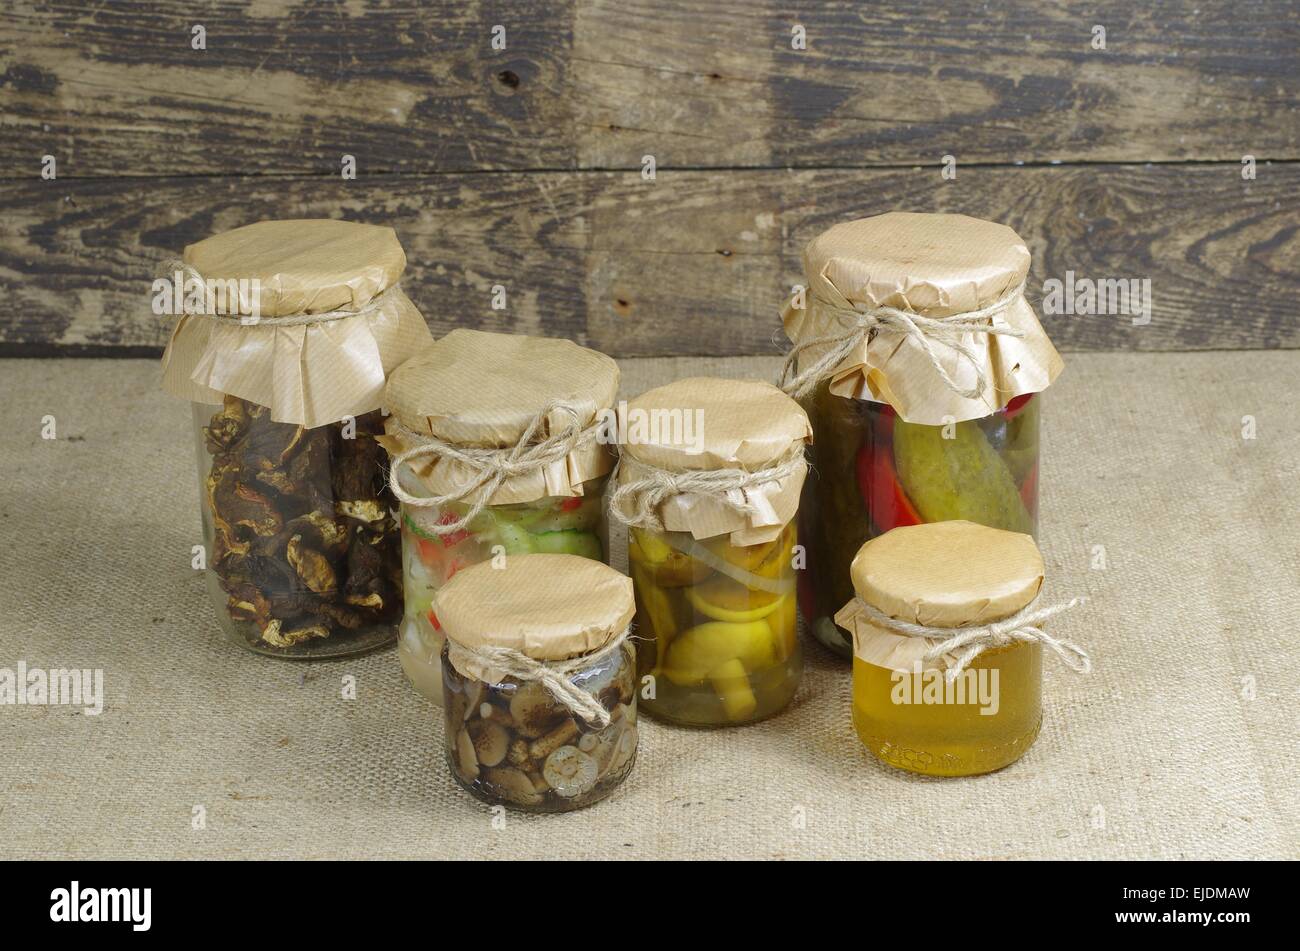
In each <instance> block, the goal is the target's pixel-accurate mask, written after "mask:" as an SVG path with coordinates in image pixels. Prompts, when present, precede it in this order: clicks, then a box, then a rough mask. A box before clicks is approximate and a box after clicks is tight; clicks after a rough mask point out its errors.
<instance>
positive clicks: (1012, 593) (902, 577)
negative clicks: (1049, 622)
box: [849, 521, 1043, 627]
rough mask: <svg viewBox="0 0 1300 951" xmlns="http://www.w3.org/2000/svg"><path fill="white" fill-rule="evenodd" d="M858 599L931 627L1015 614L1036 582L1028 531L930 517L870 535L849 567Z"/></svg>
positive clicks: (1036, 562) (1039, 579)
mask: <svg viewBox="0 0 1300 951" xmlns="http://www.w3.org/2000/svg"><path fill="white" fill-rule="evenodd" d="M849 573H850V575H851V576H852V579H853V588H854V590H855V591H856V592H857V595H858V597H859V598H861V599H862V600H863V601H865V602H866V603H867V604H870V605H871V606H872V607H874V608H875V609H876V610H878V611H881V612H883V613H885V614H888V615H889V616H890V617H895V618H899V619H901V620H904V621H911V622H914V623H917V624H925V625H929V626H932V627H962V626H966V625H971V624H984V623H988V622H991V621H996V620H999V619H1001V618H1004V617H1008V616H1009V615H1012V614H1015V613H1016V612H1017V611H1019V610H1021V609H1022V608H1024V607H1025V606H1026V605H1027V604H1029V602H1030V601H1032V600H1033V599H1034V598H1035V597H1036V596H1037V595H1038V590H1039V588H1041V587H1042V584H1043V557H1042V555H1041V554H1040V553H1039V551H1038V546H1037V545H1036V544H1035V543H1034V540H1033V538H1031V537H1030V536H1029V535H1024V534H1021V533H1019V532H1008V531H1003V530H1002V529H997V528H988V527H986V526H984V525H977V524H975V523H974V522H966V521H951V522H931V523H928V524H922V525H912V526H907V527H902V528H895V529H893V530H892V531H889V532H886V533H885V534H884V535H880V536H878V537H877V538H873V539H871V540H870V541H869V542H867V543H866V544H865V545H863V546H862V548H861V549H859V550H858V554H857V556H856V557H855V558H854V559H853V564H852V566H851V567H850V569H849Z"/></svg>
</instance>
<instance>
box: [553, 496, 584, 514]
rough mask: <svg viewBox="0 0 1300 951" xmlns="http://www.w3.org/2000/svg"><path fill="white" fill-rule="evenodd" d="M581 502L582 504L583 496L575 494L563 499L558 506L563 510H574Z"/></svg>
mask: <svg viewBox="0 0 1300 951" xmlns="http://www.w3.org/2000/svg"><path fill="white" fill-rule="evenodd" d="M581 504H582V496H580V495H575V496H573V497H571V498H567V499H565V500H564V501H562V502H561V503H560V504H559V506H558V508H559V510H560V511H561V512H572V511H573V510H574V509H576V508H577V507H578V506H579V505H581Z"/></svg>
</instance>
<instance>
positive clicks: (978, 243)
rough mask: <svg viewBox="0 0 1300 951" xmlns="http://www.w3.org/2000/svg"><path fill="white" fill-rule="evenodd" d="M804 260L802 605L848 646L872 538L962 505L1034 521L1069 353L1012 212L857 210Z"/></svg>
mask: <svg viewBox="0 0 1300 951" xmlns="http://www.w3.org/2000/svg"><path fill="white" fill-rule="evenodd" d="M804 268H805V274H806V277H807V282H808V284H807V288H806V289H804V290H803V291H801V292H800V293H798V294H796V295H795V296H794V297H793V298H792V299H791V301H790V302H789V303H787V305H786V307H785V311H784V313H783V319H784V323H785V329H786V333H787V335H788V336H789V337H790V339H791V341H792V342H793V344H794V347H793V349H792V351H791V353H790V355H789V357H788V359H787V366H786V369H785V371H784V372H783V375H782V384H783V387H784V388H785V390H786V392H788V393H790V394H791V395H794V396H796V397H797V398H798V399H800V401H801V402H802V403H803V405H804V406H805V408H806V409H807V411H808V416H809V418H810V419H811V421H812V426H813V432H814V434H815V438H814V441H813V447H812V451H811V454H810V456H811V463H812V474H811V476H810V478H809V479H808V480H807V482H806V483H805V487H804V499H803V502H802V504H801V512H802V517H801V534H800V541H801V543H802V544H803V545H804V546H805V548H806V550H807V553H808V565H809V570H808V571H807V572H805V573H803V574H802V575H801V580H800V606H801V608H802V610H803V613H804V618H805V622H806V623H807V624H808V626H809V629H810V631H811V632H812V634H813V635H814V636H815V637H816V638H817V640H818V641H820V642H821V643H823V644H825V645H826V646H827V647H829V648H831V649H832V650H833V651H835V652H836V653H839V654H841V655H842V656H845V657H848V656H850V654H851V652H852V643H851V637H850V635H849V633H848V632H847V631H845V630H844V629H842V628H840V627H837V626H836V624H835V622H834V615H835V612H836V611H837V610H839V608H840V606H841V605H843V604H844V603H845V602H846V601H848V600H849V599H851V598H852V597H853V583H852V580H851V578H850V576H849V566H850V564H851V563H852V560H853V558H854V556H855V555H856V554H857V552H858V549H859V548H861V546H862V544H863V543H864V542H865V541H867V540H868V539H871V538H874V537H876V536H878V535H882V534H884V533H885V532H888V531H890V530H891V529H893V528H897V527H900V526H908V525H918V524H922V523H929V522H941V521H948V520H955V519H964V520H967V521H971V522H976V523H979V524H981V525H987V526H990V527H992V528H1000V529H1005V530H1008V531H1013V532H1021V533H1025V534H1029V535H1033V534H1035V533H1036V530H1037V524H1038V485H1039V452H1038V435H1039V416H1040V410H1041V404H1042V400H1043V397H1042V395H1041V394H1042V391H1043V390H1044V389H1046V388H1047V386H1048V385H1049V384H1050V383H1051V382H1052V380H1054V379H1055V378H1056V376H1057V374H1058V373H1059V372H1060V370H1061V368H1062V363H1061V359H1060V357H1059V355H1058V354H1057V352H1056V350H1055V348H1054V347H1053V346H1052V344H1051V341H1050V340H1049V339H1048V337H1047V335H1046V333H1045V332H1044V331H1043V329H1042V327H1041V326H1040V324H1039V322H1038V319H1037V317H1036V316H1035V314H1034V312H1033V309H1032V308H1031V307H1030V306H1029V304H1028V303H1027V302H1026V301H1025V299H1024V296H1023V288H1024V281H1025V277H1026V274H1027V273H1028V268H1029V251H1028V249H1027V248H1026V247H1025V245H1024V242H1023V241H1021V239H1020V238H1019V236H1018V235H1016V233H1015V232H1014V231H1012V230H1011V229H1010V228H1008V227H1006V226H1005V225H1000V224H995V223H993V222H989V221H981V220H979V219H975V218H968V217H966V216H963V215H920V214H902V213H891V214H886V215H880V216H877V217H874V218H865V219H859V220H857V221H850V222H845V223H842V224H839V225H836V226H834V227H833V228H831V229H829V230H828V231H826V232H824V233H823V234H821V235H820V236H818V237H817V238H815V239H814V240H813V241H812V242H810V243H809V245H808V246H807V248H805V250H804Z"/></svg>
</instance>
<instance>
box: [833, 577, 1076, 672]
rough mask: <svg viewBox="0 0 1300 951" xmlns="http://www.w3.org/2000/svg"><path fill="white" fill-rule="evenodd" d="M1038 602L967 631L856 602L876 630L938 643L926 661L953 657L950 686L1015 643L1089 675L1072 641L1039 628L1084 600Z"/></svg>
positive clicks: (930, 651)
mask: <svg viewBox="0 0 1300 951" xmlns="http://www.w3.org/2000/svg"><path fill="white" fill-rule="evenodd" d="M1038 601H1039V599H1038V598H1034V600H1033V601H1031V602H1029V604H1028V605H1026V606H1025V607H1024V608H1022V609H1021V610H1019V611H1017V612H1016V613H1015V614H1013V615H1011V616H1010V617H1005V618H1002V619H1001V620H998V621H992V622H990V623H988V624H980V625H977V626H969V627H930V626H929V625H926V624H914V623H912V622H911V621H903V620H900V619H898V618H894V617H890V616H889V615H888V614H885V613H884V612H883V611H879V610H877V609H876V608H874V607H872V606H871V605H870V604H868V603H867V602H866V601H863V600H862V599H861V598H858V599H857V602H858V607H859V609H860V610H861V611H862V613H864V614H865V615H866V616H867V617H868V618H869V619H870V621H871V623H872V624H874V625H876V626H877V627H883V628H885V629H886V630H890V631H893V632H894V633H896V634H902V635H903V636H905V637H924V638H929V639H931V640H935V641H937V642H938V643H936V644H934V645H932V646H931V647H930V649H929V650H927V651H926V652H925V659H926V660H927V661H931V660H936V659H938V658H939V657H942V656H943V655H944V654H949V653H956V655H957V662H956V663H955V664H954V665H953V666H951V667H949V668H948V671H947V674H946V675H945V676H946V678H947V679H948V680H949V681H950V682H951V681H953V680H956V679H957V678H958V677H959V676H960V675H961V672H962V671H963V670H965V669H966V668H967V667H969V666H970V663H971V661H973V660H974V659H975V658H976V657H978V656H979V655H980V654H982V653H984V652H985V651H986V650H988V649H989V648H991V647H1005V646H1006V645H1008V644H1013V643H1015V642H1017V641H1019V642H1024V643H1034V642H1037V643H1039V644H1042V645H1043V646H1044V647H1046V648H1048V649H1049V650H1051V651H1052V652H1053V653H1055V654H1056V656H1057V657H1059V658H1060V659H1061V662H1062V663H1064V664H1065V666H1067V667H1069V668H1070V669H1071V670H1073V671H1074V672H1075V673H1078V674H1088V673H1091V672H1092V658H1091V657H1089V656H1088V652H1087V651H1085V650H1084V649H1083V648H1082V647H1080V646H1079V645H1078V644H1075V643H1074V642H1073V641H1067V640H1065V639H1063V638H1056V637H1052V636H1051V635H1050V634H1048V633H1046V632H1045V631H1044V630H1043V629H1042V627H1041V625H1042V624H1043V622H1045V621H1046V620H1048V618H1051V617H1054V616H1056V615H1057V614H1060V613H1061V612H1062V611H1068V610H1069V609H1071V608H1074V607H1077V606H1078V605H1080V604H1082V603H1083V599H1082V598H1073V599H1071V600H1070V601H1068V602H1066V603H1064V604H1054V605H1052V606H1050V607H1039V606H1038Z"/></svg>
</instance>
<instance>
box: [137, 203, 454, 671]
mask: <svg viewBox="0 0 1300 951" xmlns="http://www.w3.org/2000/svg"><path fill="white" fill-rule="evenodd" d="M405 266H406V257H405V255H404V254H403V252H402V247H401V245H400V244H399V243H398V240H397V236H396V235H395V234H394V233H393V231H392V229H391V228H381V227H375V226H372V225H364V224H357V223H354V222H348V221H335V220H305V221H262V222H258V223H257V224H252V225H248V226H246V227H243V228H237V229H235V230H234V231H227V232H225V233H223V234H218V235H214V236H213V237H210V238H206V239H204V240H203V241H200V242H198V243H197V244H192V245H190V246H189V247H187V248H186V249H185V253H184V258H183V260H181V261H177V262H173V263H172V264H170V265H168V266H167V267H166V268H165V273H164V275H163V276H162V277H160V278H159V280H158V281H156V282H155V284H154V289H155V309H156V310H159V311H160V312H165V313H171V314H174V315H175V316H176V317H177V323H176V325H175V328H174V330H173V332H172V337H171V341H170V342H169V343H168V345H167V351H166V353H165V354H164V356H163V388H164V389H166V390H167V391H168V392H170V393H172V394H174V395H177V396H182V397H185V398H186V399H189V400H191V401H192V402H193V406H194V409H193V423H194V434H195V442H196V445H197V453H198V469H199V502H200V508H201V513H202V523H203V536H204V547H205V559H206V568H207V578H208V587H209V591H210V592H211V596H212V600H213V603H214V606H215V608H216V612H217V617H218V619H219V621H220V623H221V626H222V628H223V629H224V631H225V633H226V634H227V636H228V637H229V638H230V639H231V640H232V641H234V642H235V643H236V644H239V645H241V646H244V647H247V648H249V649H251V650H253V651H257V652H259V653H262V654H270V655H275V656H280V657H292V658H324V657H337V656H342V655H347V654H356V653H360V652H363V651H367V650H370V649H372V648H375V647H379V646H382V645H385V644H390V643H392V641H393V640H394V637H395V635H396V631H397V622H398V619H399V618H400V617H401V614H402V604H401V561H400V544H399V534H398V526H397V520H396V518H395V517H394V514H393V506H394V501H393V499H392V498H391V496H390V494H389V493H388V491H387V490H386V488H385V482H386V476H387V468H388V460H387V456H386V454H385V452H384V450H383V448H382V447H381V446H380V445H379V443H378V442H377V441H376V436H377V435H378V434H379V433H380V432H381V431H382V419H381V415H380V412H379V407H380V403H381V401H382V399H383V392H384V381H385V378H386V376H387V374H388V372H389V371H390V370H392V369H394V368H395V367H396V366H397V365H398V364H399V363H401V362H402V361H403V360H405V359H407V358H408V357H409V356H411V355H412V354H413V353H415V352H416V351H417V350H419V349H420V348H421V347H422V346H425V345H427V344H428V343H429V342H430V340H431V337H430V334H429V330H428V327H427V326H426V325H425V322H424V318H423V317H421V316H420V312H419V311H418V310H416V308H415V306H414V305H413V304H412V303H411V301H410V300H408V299H407V297H406V295H405V294H403V293H402V289H401V287H400V286H399V284H398V281H399V279H400V278H401V275H402V271H403V269H404V268H405ZM169 302H174V304H175V306H169Z"/></svg>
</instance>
